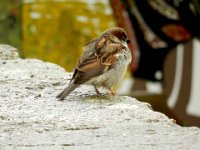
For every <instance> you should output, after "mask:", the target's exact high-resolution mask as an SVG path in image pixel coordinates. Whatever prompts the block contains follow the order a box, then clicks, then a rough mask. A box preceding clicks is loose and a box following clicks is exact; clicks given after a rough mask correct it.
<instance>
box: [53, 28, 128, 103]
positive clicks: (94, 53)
mask: <svg viewBox="0 0 200 150" xmlns="http://www.w3.org/2000/svg"><path fill="white" fill-rule="evenodd" d="M129 42H130V41H129V40H128V37H127V34H126V32H125V31H124V29H122V28H119V27H111V28H109V29H107V30H106V31H104V32H103V33H102V34H101V35H100V36H99V37H98V38H95V39H93V40H91V41H89V42H88V43H86V45H85V46H84V51H83V54H82V57H81V58H80V60H79V61H78V63H77V65H76V67H75V69H74V73H73V76H72V79H71V81H70V83H69V85H68V86H67V87H66V88H65V89H64V90H63V91H62V92H61V93H60V94H58V95H57V96H56V97H57V98H59V99H60V100H63V99H64V98H65V97H66V96H68V95H69V94H70V93H71V92H72V91H73V90H74V89H75V88H77V87H78V86H80V85H81V84H89V85H93V86H94V88H95V90H96V93H97V94H99V90H98V89H97V87H100V86H103V87H105V88H107V89H108V90H109V91H110V93H111V94H112V95H115V92H114V91H113V90H112V87H113V86H114V85H115V84H117V83H118V82H119V81H120V80H121V79H122V78H123V77H124V75H125V73H126V70H127V67H128V65H129V64H130V62H131V59H132V57H131V52H130V50H129V48H128V46H127V43H129Z"/></svg>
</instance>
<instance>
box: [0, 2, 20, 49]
mask: <svg viewBox="0 0 200 150" xmlns="http://www.w3.org/2000/svg"><path fill="white" fill-rule="evenodd" d="M20 13H21V1H20V0H0V43H1V44H10V45H12V46H14V47H16V48H18V49H20V48H21V21H20V20H21V18H20Z"/></svg>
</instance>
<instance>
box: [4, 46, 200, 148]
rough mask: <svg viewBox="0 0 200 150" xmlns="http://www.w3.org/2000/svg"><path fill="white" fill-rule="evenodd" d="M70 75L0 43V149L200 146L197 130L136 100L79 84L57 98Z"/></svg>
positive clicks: (199, 131)
mask: <svg viewBox="0 0 200 150" xmlns="http://www.w3.org/2000/svg"><path fill="white" fill-rule="evenodd" d="M70 75H71V74H70V73H67V72H65V70H64V69H63V68H61V67H59V66H58V65H55V64H52V63H48V62H43V61H40V60H36V59H20V58H19V56H18V54H17V52H16V50H15V49H14V48H12V47H10V46H5V45H0V150H21V149H23V150H25V149H27V150H62V149H78V150H79V149H80V150H134V149H138V150H143V149H146V150H153V149H154V150H159V149H162V150H172V149H175V150H179V149H180V150H188V149H189V150H198V149H199V148H200V129H199V128H197V127H181V126H179V125H177V124H176V123H175V121H174V120H173V119H169V118H168V117H167V116H165V115H164V114H162V113H159V112H155V111H153V110H152V109H151V106H150V105H149V104H147V103H142V102H139V101H138V100H136V99H134V98H130V97H126V96H114V97H113V96H109V95H106V94H102V96H97V95H96V94H95V91H94V89H93V88H92V87H90V86H81V87H79V88H78V89H76V90H75V91H74V92H73V93H71V94H70V95H69V96H68V97H67V98H66V100H64V101H58V100H57V99H56V98H55V96H56V95H57V94H58V93H59V92H60V91H61V90H62V89H63V88H64V87H65V86H66V85H67V83H68V82H69V79H70ZM103 92H105V91H103Z"/></svg>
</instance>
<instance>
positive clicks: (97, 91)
mask: <svg viewBox="0 0 200 150" xmlns="http://www.w3.org/2000/svg"><path fill="white" fill-rule="evenodd" d="M94 89H95V91H96V93H97V94H101V93H100V92H99V90H98V88H97V87H96V86H95V85H94Z"/></svg>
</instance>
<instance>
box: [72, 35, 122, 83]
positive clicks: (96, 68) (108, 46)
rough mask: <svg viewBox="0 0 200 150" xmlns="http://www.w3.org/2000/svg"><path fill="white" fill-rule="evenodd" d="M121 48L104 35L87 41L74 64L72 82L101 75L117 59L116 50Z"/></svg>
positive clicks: (82, 81)
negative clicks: (81, 53) (80, 55)
mask: <svg viewBox="0 0 200 150" xmlns="http://www.w3.org/2000/svg"><path fill="white" fill-rule="evenodd" d="M122 48H123V45H122V44H120V43H114V42H113V41H112V40H110V39H108V38H107V39H106V37H101V38H100V39H95V40H92V41H90V42H88V43H87V44H86V45H85V47H84V49H85V51H84V52H83V55H82V57H81V59H80V60H79V62H78V64H77V65H76V68H75V71H74V74H73V78H72V80H73V82H74V83H75V84H82V83H85V82H87V81H89V80H90V79H92V78H93V77H97V76H99V75H102V74H103V73H105V72H106V71H107V70H109V69H110V68H111V66H112V64H113V63H115V61H116V60H117V57H118V52H119V51H120V50H121V49H122Z"/></svg>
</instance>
